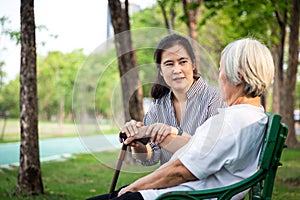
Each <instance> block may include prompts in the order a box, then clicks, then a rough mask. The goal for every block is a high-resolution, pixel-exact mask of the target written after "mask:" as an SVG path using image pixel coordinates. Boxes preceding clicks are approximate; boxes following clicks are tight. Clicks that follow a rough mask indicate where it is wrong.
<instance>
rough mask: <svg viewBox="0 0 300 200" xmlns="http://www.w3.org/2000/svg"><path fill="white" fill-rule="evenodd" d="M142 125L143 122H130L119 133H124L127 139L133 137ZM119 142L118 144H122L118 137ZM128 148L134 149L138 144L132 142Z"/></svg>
mask: <svg viewBox="0 0 300 200" xmlns="http://www.w3.org/2000/svg"><path fill="white" fill-rule="evenodd" d="M143 125H144V124H143V122H138V121H135V120H130V121H129V122H127V123H126V124H125V125H124V126H123V127H122V128H121V132H122V133H125V134H126V136H127V137H133V136H134V135H136V134H138V128H140V127H142V126H143ZM119 141H120V143H122V142H123V140H122V138H120V137H119ZM130 146H133V147H135V146H139V144H138V143H136V142H134V143H131V144H130Z"/></svg>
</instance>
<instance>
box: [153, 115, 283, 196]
mask: <svg viewBox="0 0 300 200" xmlns="http://www.w3.org/2000/svg"><path fill="white" fill-rule="evenodd" d="M267 115H268V118H269V119H268V124H267V129H266V132H265V140H264V143H263V147H262V151H261V155H260V159H259V167H258V170H257V171H256V172H255V173H254V174H253V175H252V176H250V177H248V178H246V179H244V180H243V181H240V182H238V183H235V184H232V185H229V186H225V187H221V188H214V189H209V190H197V191H173V192H168V193H165V194H162V195H160V196H159V197H158V198H157V200H162V199H163V200H170V199H180V200H181V199H210V198H217V199H219V200H227V199H231V198H232V197H233V196H234V195H236V194H238V193H240V192H242V191H245V190H248V189H250V190H249V192H248V195H249V199H254V200H270V199H271V198H272V192H273V186H274V181H275V176H276V172H277V168H278V166H280V165H282V164H281V163H280V157H281V153H282V151H283V149H284V148H285V147H286V145H285V140H286V137H287V133H288V128H287V126H286V125H285V124H283V123H281V122H280V120H281V116H280V115H277V114H273V113H267Z"/></svg>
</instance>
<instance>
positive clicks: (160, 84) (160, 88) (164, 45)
mask: <svg viewBox="0 0 300 200" xmlns="http://www.w3.org/2000/svg"><path fill="white" fill-rule="evenodd" d="M175 45H181V46H182V47H183V48H184V49H185V50H186V51H187V53H188V55H189V56H190V58H191V60H192V64H193V65H194V70H193V77H194V79H196V80H197V79H198V78H199V77H200V74H199V73H198V70H197V66H196V58H195V54H194V51H193V48H192V45H191V43H190V42H189V41H188V39H187V38H185V37H183V36H181V35H178V34H171V35H168V36H166V37H165V38H163V39H162V40H161V41H160V42H159V43H158V45H157V47H156V49H155V52H154V60H155V63H156V69H157V80H156V83H154V84H153V85H152V87H151V96H152V97H153V98H154V99H159V98H161V97H163V96H164V95H166V94H168V93H169V91H170V88H169V87H168V85H167V84H166V82H165V80H164V78H163V77H162V76H161V75H160V73H159V72H160V69H161V57H162V53H163V52H164V51H165V50H166V49H169V48H171V47H173V46H175Z"/></svg>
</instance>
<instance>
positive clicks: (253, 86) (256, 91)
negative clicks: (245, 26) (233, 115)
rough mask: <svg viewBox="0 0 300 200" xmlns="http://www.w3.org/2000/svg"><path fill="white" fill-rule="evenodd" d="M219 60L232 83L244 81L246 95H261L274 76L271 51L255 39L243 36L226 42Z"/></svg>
mask: <svg viewBox="0 0 300 200" xmlns="http://www.w3.org/2000/svg"><path fill="white" fill-rule="evenodd" d="M221 62H223V64H224V67H225V73H226V76H227V79H228V80H229V81H230V82H231V83H232V84H239V83H241V82H244V83H245V87H244V93H245V95H247V96H251V97H256V96H261V95H262V94H263V93H265V92H266V90H267V89H268V88H269V86H270V85H271V82H272V80H273V77H274V62H273V58H272V55H271V52H270V51H269V49H268V48H267V47H266V46H265V45H263V44H262V43H260V42H259V41H257V40H255V39H250V38H245V39H241V40H236V41H234V42H232V43H230V44H228V45H227V46H226V47H225V49H224V50H223V51H222V57H221Z"/></svg>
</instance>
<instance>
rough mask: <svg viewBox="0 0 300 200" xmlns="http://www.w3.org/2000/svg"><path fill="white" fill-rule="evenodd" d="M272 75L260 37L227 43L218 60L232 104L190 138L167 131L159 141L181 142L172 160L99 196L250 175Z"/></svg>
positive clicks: (200, 185) (137, 195)
mask: <svg viewBox="0 0 300 200" xmlns="http://www.w3.org/2000/svg"><path fill="white" fill-rule="evenodd" d="M273 75H274V64H273V59H272V56H271V53H270V51H269V50H268V49H267V47H266V46H264V45H263V44H261V43H260V42H258V41H257V40H255V39H249V38H246V39H241V40H237V41H234V42H232V43H230V44H229V45H227V46H226V48H225V49H224V50H223V52H222V56H221V60H220V68H219V85H220V90H221V94H222V97H223V98H224V100H225V101H226V102H227V104H228V106H229V107H228V108H223V109H220V111H219V114H218V115H215V116H213V117H211V118H210V119H208V120H207V121H206V122H205V123H204V124H203V125H201V126H200V127H198V128H197V130H196V133H195V135H194V136H192V137H191V139H190V140H189V141H186V140H185V139H181V136H178V135H176V134H169V135H168V136H167V137H166V138H165V139H164V140H163V141H162V142H161V143H160V144H158V145H160V146H161V147H165V146H172V145H173V144H174V143H177V144H179V143H182V147H181V148H180V149H179V150H178V151H176V153H175V154H174V155H173V157H172V159H171V160H170V161H169V162H167V163H166V164H164V165H162V166H161V167H160V168H158V169H157V170H155V171H154V172H152V173H151V174H149V175H147V176H145V177H142V178H140V179H138V180H136V181H135V182H133V183H132V184H130V185H128V186H126V187H124V188H122V189H121V190H120V191H116V192H114V193H111V194H107V195H102V196H101V198H98V199H108V198H109V197H110V198H111V197H113V198H116V199H155V198H156V197H158V196H159V195H160V194H162V193H166V192H169V191H177V190H203V189H211V188H218V187H223V186H226V185H230V184H233V183H236V182H239V181H241V180H243V179H245V178H247V177H249V176H250V175H252V174H253V173H254V172H255V171H256V170H257V165H258V159H259V152H260V148H261V145H262V142H263V134H264V130H265V128H266V124H267V116H266V114H265V112H264V108H263V107H262V106H261V104H260V96H261V95H263V94H264V92H265V91H266V90H267V88H268V87H269V86H270V84H271V82H272V79H273ZM195 120H196V119H195ZM142 128H146V127H142ZM140 132H141V133H140V134H138V135H135V136H134V138H128V139H127V141H126V143H130V142H131V141H132V140H134V139H137V138H141V137H145V135H143V133H144V132H145V131H144V130H141V131H140ZM151 139H153V138H151ZM153 140H154V139H153ZM174 146H178V145H174Z"/></svg>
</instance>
